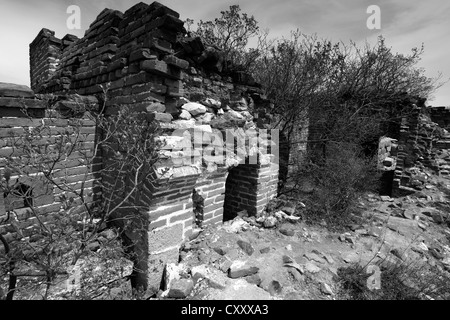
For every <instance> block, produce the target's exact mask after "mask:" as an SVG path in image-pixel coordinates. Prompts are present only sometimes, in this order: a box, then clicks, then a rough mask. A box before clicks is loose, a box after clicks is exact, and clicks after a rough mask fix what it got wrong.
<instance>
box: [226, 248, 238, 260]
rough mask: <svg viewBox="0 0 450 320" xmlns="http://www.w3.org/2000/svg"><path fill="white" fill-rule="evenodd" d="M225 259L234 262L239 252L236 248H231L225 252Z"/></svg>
mask: <svg viewBox="0 0 450 320" xmlns="http://www.w3.org/2000/svg"><path fill="white" fill-rule="evenodd" d="M225 257H227V258H229V259H230V260H232V261H233V260H236V259H238V258H239V250H238V249H237V248H232V249H230V250H228V251H227V253H226V254H225Z"/></svg>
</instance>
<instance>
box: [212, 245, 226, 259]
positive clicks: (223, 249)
mask: <svg viewBox="0 0 450 320" xmlns="http://www.w3.org/2000/svg"><path fill="white" fill-rule="evenodd" d="M213 250H214V251H215V252H217V253H218V254H220V255H221V256H223V255H226V254H227V252H228V250H230V248H229V247H227V246H226V245H223V244H220V245H217V246H215V247H213Z"/></svg>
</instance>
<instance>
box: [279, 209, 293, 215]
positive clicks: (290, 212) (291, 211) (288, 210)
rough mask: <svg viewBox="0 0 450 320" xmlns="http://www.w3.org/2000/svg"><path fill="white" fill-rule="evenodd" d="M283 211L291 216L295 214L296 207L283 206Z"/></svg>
mask: <svg viewBox="0 0 450 320" xmlns="http://www.w3.org/2000/svg"><path fill="white" fill-rule="evenodd" d="M281 211H283V212H284V213H286V214H288V215H290V216H292V215H294V214H295V208H293V207H283V208H281Z"/></svg>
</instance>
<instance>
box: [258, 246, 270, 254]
mask: <svg viewBox="0 0 450 320" xmlns="http://www.w3.org/2000/svg"><path fill="white" fill-rule="evenodd" d="M269 251H270V247H264V248H261V249H259V252H261V253H262V254H264V253H268V252H269Z"/></svg>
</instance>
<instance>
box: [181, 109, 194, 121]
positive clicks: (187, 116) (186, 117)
mask: <svg viewBox="0 0 450 320" xmlns="http://www.w3.org/2000/svg"><path fill="white" fill-rule="evenodd" d="M178 118H179V119H181V120H190V119H192V115H191V114H190V113H189V111H187V110H181V113H180V114H179V115H178Z"/></svg>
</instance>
